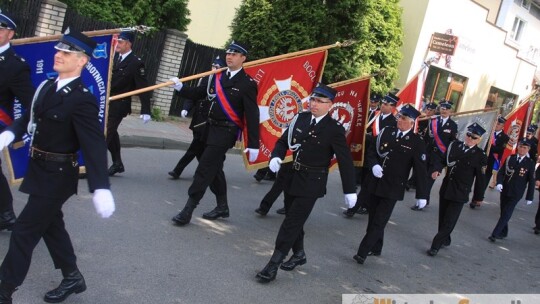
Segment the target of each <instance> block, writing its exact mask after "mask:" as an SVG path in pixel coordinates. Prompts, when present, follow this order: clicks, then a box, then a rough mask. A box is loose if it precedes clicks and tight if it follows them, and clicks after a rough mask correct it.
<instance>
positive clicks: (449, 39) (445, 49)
mask: <svg viewBox="0 0 540 304" xmlns="http://www.w3.org/2000/svg"><path fill="white" fill-rule="evenodd" d="M457 44H458V37H457V36H452V35H447V34H441V33H433V35H431V41H430V42H429V50H430V51H432V52H438V53H442V54H447V55H454V53H455V51H456V48H457Z"/></svg>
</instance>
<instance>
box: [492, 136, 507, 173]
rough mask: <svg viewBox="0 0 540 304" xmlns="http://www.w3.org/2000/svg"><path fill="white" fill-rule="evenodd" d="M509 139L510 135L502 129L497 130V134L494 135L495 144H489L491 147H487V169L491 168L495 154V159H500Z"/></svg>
mask: <svg viewBox="0 0 540 304" xmlns="http://www.w3.org/2000/svg"><path fill="white" fill-rule="evenodd" d="M509 140H510V137H508V135H506V134H505V133H504V132H503V131H501V132H499V134H497V136H495V144H493V143H492V144H491V147H490V149H489V155H488V163H487V164H488V165H487V167H488V170H492V169H493V164H494V163H495V154H497V155H498V158H497V160H499V161H500V160H501V159H502V156H503V152H504V149H505V147H506V144H507V143H508V141H509Z"/></svg>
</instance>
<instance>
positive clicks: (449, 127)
mask: <svg viewBox="0 0 540 304" xmlns="http://www.w3.org/2000/svg"><path fill="white" fill-rule="evenodd" d="M452 106H453V105H452V103H451V102H450V101H448V100H444V99H443V100H441V102H440V103H439V111H440V115H439V117H435V118H433V119H431V120H429V123H428V131H427V134H426V136H425V137H424V138H425V139H426V140H427V148H426V149H427V155H428V160H427V174H428V178H427V181H426V184H427V191H428V196H429V195H430V193H431V188H433V184H434V183H435V180H436V179H437V177H438V175H434V174H433V173H434V172H435V171H436V170H435V165H434V164H435V162H438V161H439V162H440V159H441V158H442V157H443V156H444V153H445V152H446V149H448V145H449V144H450V143H451V142H452V141H454V140H455V139H456V138H457V130H458V126H457V124H456V122H455V121H454V120H452V118H451V117H450V114H451V113H452ZM427 205H429V197H428V201H427ZM427 205H426V206H427ZM411 209H412V210H414V211H421V210H423V209H424V208H423V207H420V206H418V205H414V206H412V207H411Z"/></svg>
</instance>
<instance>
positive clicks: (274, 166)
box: [268, 157, 283, 173]
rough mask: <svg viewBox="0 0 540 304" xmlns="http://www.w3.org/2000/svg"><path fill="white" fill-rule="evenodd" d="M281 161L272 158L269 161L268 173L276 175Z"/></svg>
mask: <svg viewBox="0 0 540 304" xmlns="http://www.w3.org/2000/svg"><path fill="white" fill-rule="evenodd" d="M282 162H283V161H282V160H281V158H279V157H274V158H272V159H271V160H270V164H269V165H268V167H269V168H270V171H272V172H274V173H276V172H278V171H279V168H281V163H282Z"/></svg>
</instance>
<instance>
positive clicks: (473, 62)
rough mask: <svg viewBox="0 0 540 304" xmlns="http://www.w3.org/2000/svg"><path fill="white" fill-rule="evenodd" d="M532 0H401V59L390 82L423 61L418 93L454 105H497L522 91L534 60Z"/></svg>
mask: <svg viewBox="0 0 540 304" xmlns="http://www.w3.org/2000/svg"><path fill="white" fill-rule="evenodd" d="M538 2H539V1H538V0H535V1H534V2H532V1H530V0H453V1H444V0H402V1H401V2H400V4H401V5H402V7H403V28H404V35H405V36H404V39H403V47H402V52H403V61H402V62H401V64H400V66H399V74H400V76H401V78H400V79H399V80H397V81H396V87H402V86H404V85H405V84H406V83H407V81H408V80H410V79H411V78H413V77H414V76H415V75H416V74H417V73H418V71H419V70H420V69H421V67H422V66H423V64H424V63H426V62H429V63H430V65H429V68H428V71H427V73H425V75H426V76H424V78H425V86H424V98H425V100H433V101H438V100H440V99H441V98H444V99H449V100H452V101H453V102H454V104H455V109H454V110H455V111H467V110H476V109H482V108H492V107H497V108H500V109H501V113H502V114H507V113H509V112H510V111H511V110H512V109H513V108H514V106H515V105H516V104H517V103H518V102H519V101H520V100H523V99H524V98H526V97H528V96H529V95H530V94H531V92H532V90H533V89H534V87H535V85H536V81H535V73H536V71H537V65H538V63H540V54H539V50H538V49H539V48H540V41H539V40H538V39H537V37H539V34H540V33H539V31H540V13H539V7H540V6H539V5H538Z"/></svg>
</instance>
